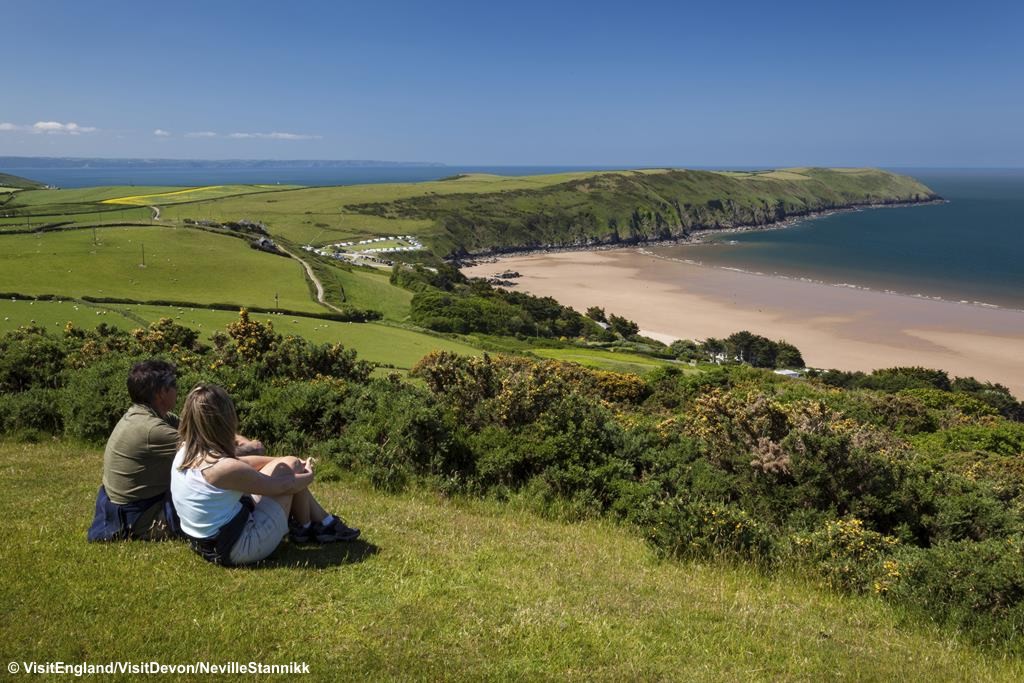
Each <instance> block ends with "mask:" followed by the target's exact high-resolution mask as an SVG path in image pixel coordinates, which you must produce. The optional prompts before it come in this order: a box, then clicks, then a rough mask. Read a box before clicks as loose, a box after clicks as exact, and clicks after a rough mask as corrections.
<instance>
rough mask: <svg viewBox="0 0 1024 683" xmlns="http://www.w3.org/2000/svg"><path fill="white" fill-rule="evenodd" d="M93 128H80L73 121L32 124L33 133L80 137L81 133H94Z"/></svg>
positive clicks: (37, 122) (94, 129)
mask: <svg viewBox="0 0 1024 683" xmlns="http://www.w3.org/2000/svg"><path fill="white" fill-rule="evenodd" d="M96 130H97V129H96V128H94V127H93V126H80V125H78V124H77V123H75V122H74V121H69V122H67V123H60V122H59V121H36V122H35V123H34V124H32V132H33V133H49V134H58V135H59V134H66V135H80V134H82V133H95V132H96Z"/></svg>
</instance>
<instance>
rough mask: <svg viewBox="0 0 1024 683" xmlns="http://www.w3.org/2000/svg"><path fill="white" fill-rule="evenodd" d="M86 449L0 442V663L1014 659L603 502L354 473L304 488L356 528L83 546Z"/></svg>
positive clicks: (884, 673) (992, 664)
mask: <svg viewBox="0 0 1024 683" xmlns="http://www.w3.org/2000/svg"><path fill="white" fill-rule="evenodd" d="M102 458H103V454H102V452H101V451H100V450H98V449H84V450H83V449H81V448H79V447H76V446H75V445H74V444H72V443H68V442H64V441H54V442H49V443H46V444H39V445H28V444H26V445H23V444H13V443H0V468H2V469H3V471H4V472H5V484H6V486H7V495H5V496H3V498H2V500H0V515H2V516H3V519H4V525H3V541H4V542H3V544H2V545H0V571H2V572H3V576H4V577H5V579H4V581H3V582H0V600H2V602H3V605H4V609H3V610H0V630H2V632H3V634H4V637H3V639H2V640H0V656H2V657H3V659H4V661H6V662H12V661H16V662H22V661H37V662H47V661H64V662H68V663H78V662H83V661H88V662H93V663H97V662H102V663H105V662H108V661H118V660H125V661H132V662H144V661H145V662H149V661H158V662H161V663H164V664H172V663H182V662H195V661H210V662H214V663H225V662H231V661H237V662H250V661H256V662H262V663H265V664H283V663H286V662H291V661H298V662H306V663H308V664H309V666H310V673H311V674H312V676H311V677H309V679H310V680H314V681H319V680H438V679H447V678H466V677H468V678H472V679H498V680H511V679H528V680H535V679H559V680H565V679H567V680H664V679H669V680H701V681H736V680H835V679H837V678H851V679H856V680H931V681H937V680H992V681H998V680H1006V681H1012V680H1020V679H1021V676H1024V666H1022V664H1021V661H1020V660H1018V659H1012V658H1011V659H1004V658H1002V657H999V656H996V655H994V654H992V653H986V652H985V651H983V650H979V649H978V648H976V647H974V646H971V645H969V644H967V643H966V642H964V640H962V639H961V638H959V637H958V636H956V635H954V634H951V633H949V632H942V631H940V630H938V629H936V628H933V627H928V626H922V625H912V624H908V623H907V621H906V619H905V618H904V617H903V616H902V614H901V612H900V611H899V610H895V609H893V608H890V607H888V606H886V605H884V604H882V603H881V602H880V601H879V600H877V599H874V598H869V597H843V596H839V595H836V594H835V593H832V592H829V591H827V590H822V589H820V588H817V587H815V586H814V585H813V584H811V583H809V582H807V581H806V580H802V579H800V578H798V577H792V576H778V577H774V578H765V577H764V576H761V575H759V574H758V573H757V572H756V571H754V570H752V569H750V568H745V567H735V566H730V565H722V564H715V563H704V562H671V561H664V560H661V559H659V558H658V557H657V555H655V554H654V553H653V552H652V551H651V550H650V549H649V548H648V547H647V546H646V545H645V544H644V543H643V542H642V541H640V540H639V539H637V538H635V537H634V536H633V535H632V534H630V533H628V532H627V531H626V530H625V529H621V528H619V527H617V526H616V525H613V524H609V523H605V522H586V523H581V524H571V525H570V524H563V523H559V522H556V521H547V520H543V519H540V518H538V517H536V516H535V515H533V514H530V513H527V512H523V511H520V510H517V509H516V508H515V507H513V506H496V505H493V504H489V503H486V502H472V501H465V502H458V501H452V500H447V501H446V500H442V499H439V498H438V497H437V496H436V495H433V494H427V493H408V494H404V495H385V494H381V493H377V492H374V491H373V490H372V489H370V488H369V487H367V486H366V485H364V484H362V483H360V482H359V481H358V480H348V481H345V482H344V483H341V482H336V481H335V482H322V481H321V482H319V483H317V484H316V489H317V495H318V496H319V497H320V499H321V500H322V501H323V502H324V503H325V504H326V505H327V507H328V508H330V509H332V510H336V511H339V512H340V513H342V514H344V515H346V516H347V518H348V519H349V520H350V521H351V522H352V523H353V524H355V525H357V526H359V527H361V528H362V529H363V536H362V539H363V541H361V542H358V543H353V544H337V545H334V546H328V547H325V548H324V549H322V550H321V549H317V548H309V547H306V548H296V547H291V546H288V545H285V546H284V547H282V549H281V550H279V551H278V554H277V556H276V558H275V559H273V560H272V561H271V562H269V563H268V564H267V566H264V567H262V568H260V569H256V570H245V569H241V570H224V569H221V568H218V567H214V566H212V565H208V564H206V563H205V562H203V561H202V560H200V559H199V558H198V557H196V556H195V555H194V554H193V553H192V552H191V551H190V550H189V549H188V548H187V546H185V544H183V543H121V544H114V545H90V544H87V543H86V542H85V528H86V525H87V523H88V519H89V517H90V514H91V512H92V499H93V496H94V495H95V492H96V487H97V486H98V485H99V476H100V469H101V462H102ZM154 624H159V634H164V633H166V634H173V637H158V635H159V634H158V633H157V632H156V631H154V628H155V627H154V626H153V625H154ZM11 678H12V680H13V679H14V678H15V677H14V676H12V677H11ZM108 678H110V677H108ZM122 678H133V677H122ZM134 678H144V677H142V676H138V677H134ZM188 678H194V676H190V677H188Z"/></svg>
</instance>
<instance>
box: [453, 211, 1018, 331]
mask: <svg viewBox="0 0 1024 683" xmlns="http://www.w3.org/2000/svg"><path fill="white" fill-rule="evenodd" d="M948 202H949V200H948V199H935V200H929V201H924V202H904V203H900V204H870V205H863V206H858V207H850V208H843V209H829V210H826V211H820V212H814V213H813V214H810V215H805V216H800V217H796V218H787V219H784V220H782V221H778V222H776V223H771V224H768V225H764V226H736V227H731V228H713V229H706V230H701V231H699V232H697V233H694V234H692V235H689V236H687V237H678V238H671V239H661V240H659V239H653V240H643V241H640V240H638V241H633V242H628V243H627V242H620V243H616V244H593V245H569V246H544V247H536V248H522V249H519V250H516V251H508V252H500V253H487V254H482V255H479V256H471V257H463V258H458V259H451V263H453V264H454V265H456V266H457V267H459V268H460V269H473V268H478V267H480V266H484V265H487V264H496V263H499V262H501V261H504V260H507V259H513V258H523V257H529V256H537V255H541V254H564V253H581V254H582V253H591V252H607V251H626V250H635V251H636V252H637V253H641V254H644V255H647V256H650V257H651V258H657V259H662V260H664V261H670V262H674V263H682V264H688V265H693V266H698V267H701V268H713V269H716V270H722V271H727V272H734V273H743V274H745V275H752V276H757V277H767V278H777V279H780V280H790V281H794V282H807V283H811V284H816V285H822V286H826V287H836V288H839V289H851V290H857V291H863V292H875V293H879V294H888V295H892V296H903V297H909V298H912V299H920V300H922V301H940V302H943V303H949V304H960V305H963V306H977V307H981V308H988V309H998V310H1004V311H1015V312H1024V308H1017V307H1014V306H1005V305H1002V304H994V303H991V302H988V301H978V300H969V299H956V298H952V297H950V296H940V295H937V294H925V293H922V292H909V291H900V290H896V289H887V288H883V287H873V286H871V285H861V284H855V283H851V282H830V281H828V280H822V279H818V278H813V277H802V276H797V275H786V274H783V273H765V272H762V271H758V270H750V269H747V268H740V267H737V266H725V265H719V264H715V263H704V262H703V261H699V260H696V259H684V258H677V257H673V256H665V255H662V254H658V253H655V252H654V251H651V249H654V248H657V247H669V246H680V247H685V246H698V245H701V244H709V243H712V238H713V237H715V236H716V235H728V234H737V233H748V232H771V231H775V230H786V229H789V228H792V227H796V226H797V225H799V224H801V223H803V222H804V221H812V220H817V219H820V218H827V217H828V216H833V215H836V214H841V213H849V212H854V211H865V210H869V209H898V208H911V207H915V206H922V205H928V204H945V203H948ZM492 279H494V278H492ZM492 284H495V285H497V286H501V287H509V286H515V285H516V282H514V281H513V280H502V281H500V282H498V281H496V282H492Z"/></svg>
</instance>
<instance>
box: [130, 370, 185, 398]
mask: <svg viewBox="0 0 1024 683" xmlns="http://www.w3.org/2000/svg"><path fill="white" fill-rule="evenodd" d="M177 384H178V369H177V368H176V367H174V364H173V363H168V362H167V361H165V360H144V361H142V362H141V363H136V364H135V365H133V366H132V369H131V372H129V373H128V395H129V396H131V397H132V402H133V403H144V404H145V405H150V404H152V403H153V398H154V397H155V396H156V392H158V391H160V390H161V389H168V388H170V387H173V386H176V385H177Z"/></svg>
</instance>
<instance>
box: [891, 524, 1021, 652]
mask: <svg viewBox="0 0 1024 683" xmlns="http://www.w3.org/2000/svg"><path fill="white" fill-rule="evenodd" d="M893 572H894V573H895V574H896V577H895V580H891V581H890V582H889V584H888V586H887V588H886V592H887V597H888V598H889V599H891V600H893V601H894V602H898V603H901V604H904V605H907V606H908V607H910V608H911V609H914V610H916V611H918V612H919V613H921V614H923V615H925V616H926V618H929V619H933V620H935V621H937V622H939V623H945V624H950V625H954V626H957V627H960V628H967V629H970V630H971V631H973V632H974V633H975V635H976V636H978V637H980V638H984V639H986V640H989V641H990V642H997V643H1005V642H1008V641H1011V640H1013V639H1015V638H1017V637H1019V636H1020V634H1021V632H1022V630H1024V539H1022V538H1021V537H1020V536H1019V535H1018V536H1011V537H1008V538H1001V539H991V540H987V541H982V542H977V543H976V542H970V541H960V542H956V543H943V544H940V545H937V546H935V547H933V548H928V549H908V550H907V551H905V552H903V553H902V554H901V555H900V557H899V560H898V563H897V564H896V565H894V567H893Z"/></svg>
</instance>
